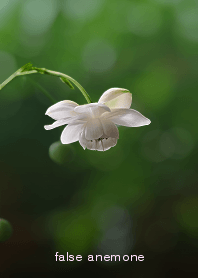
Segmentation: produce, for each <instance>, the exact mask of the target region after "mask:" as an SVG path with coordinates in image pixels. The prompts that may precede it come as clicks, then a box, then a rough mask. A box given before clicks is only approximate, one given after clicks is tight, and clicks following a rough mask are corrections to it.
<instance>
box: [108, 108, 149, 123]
mask: <svg viewBox="0 0 198 278" xmlns="http://www.w3.org/2000/svg"><path fill="white" fill-rule="evenodd" d="M103 117H104V118H106V119H109V120H111V121H112V122H114V123H115V124H117V125H122V126H128V127H138V126H144V125H149V124H150V123H151V121H150V120H149V119H147V118H146V117H144V116H143V115H142V114H141V113H140V112H138V111H136V110H134V109H113V110H112V112H110V113H105V114H104V115H103Z"/></svg>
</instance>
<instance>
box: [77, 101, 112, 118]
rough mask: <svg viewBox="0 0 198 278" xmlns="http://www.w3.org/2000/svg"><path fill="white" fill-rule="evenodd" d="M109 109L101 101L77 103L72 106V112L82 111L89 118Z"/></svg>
mask: <svg viewBox="0 0 198 278" xmlns="http://www.w3.org/2000/svg"><path fill="white" fill-rule="evenodd" d="M107 111H109V112H110V111H111V110H110V109H109V107H107V106H106V105H104V104H101V103H89V104H84V105H79V106H77V107H75V108H74V112H76V113H83V114H85V115H88V116H89V117H91V118H97V117H100V115H102V114H103V113H104V112H107Z"/></svg>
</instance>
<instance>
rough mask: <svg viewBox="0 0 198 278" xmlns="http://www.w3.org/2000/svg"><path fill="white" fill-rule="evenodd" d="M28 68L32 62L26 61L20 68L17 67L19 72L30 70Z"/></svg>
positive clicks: (30, 68) (30, 67)
mask: <svg viewBox="0 0 198 278" xmlns="http://www.w3.org/2000/svg"><path fill="white" fill-rule="evenodd" d="M30 70H32V64H31V63H27V64H26V65H24V66H23V67H22V68H20V69H19V71H20V72H24V71H30Z"/></svg>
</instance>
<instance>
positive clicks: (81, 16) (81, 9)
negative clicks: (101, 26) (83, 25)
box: [63, 0, 104, 21]
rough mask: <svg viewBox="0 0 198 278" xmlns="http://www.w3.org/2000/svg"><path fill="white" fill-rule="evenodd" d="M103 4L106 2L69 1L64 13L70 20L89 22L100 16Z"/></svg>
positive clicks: (94, 0) (88, 0)
mask: <svg viewBox="0 0 198 278" xmlns="http://www.w3.org/2000/svg"><path fill="white" fill-rule="evenodd" d="M103 4H104V0H67V1H64V6H63V11H64V14H65V15H66V16H68V17H69V18H70V19H73V20H80V21H87V20H90V19H92V18H94V17H96V16H97V15H98V14H99V12H100V11H101V10H102V7H103Z"/></svg>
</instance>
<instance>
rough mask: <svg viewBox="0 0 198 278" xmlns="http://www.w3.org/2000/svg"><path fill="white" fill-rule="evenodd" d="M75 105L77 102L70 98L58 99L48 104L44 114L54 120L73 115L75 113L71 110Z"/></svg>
mask: <svg viewBox="0 0 198 278" xmlns="http://www.w3.org/2000/svg"><path fill="white" fill-rule="evenodd" d="M76 106H78V104H77V103H76V102H74V101H71V100H63V101H59V102H57V103H56V104H54V105H52V106H50V107H49V108H48V109H47V111H46V113H45V115H48V116H49V117H51V118H52V119H54V120H60V119H63V118H68V117H73V116H75V115H76V113H75V112H73V110H74V108H75V107H76Z"/></svg>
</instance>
